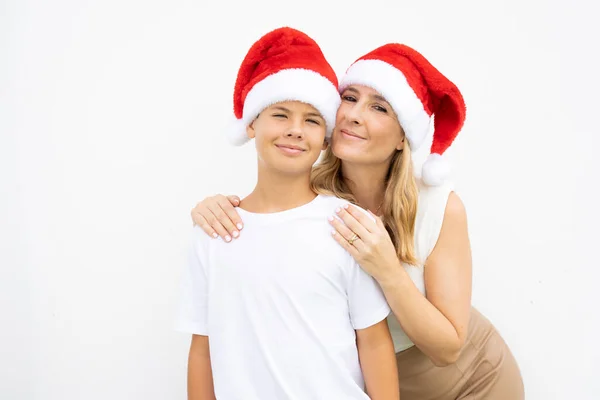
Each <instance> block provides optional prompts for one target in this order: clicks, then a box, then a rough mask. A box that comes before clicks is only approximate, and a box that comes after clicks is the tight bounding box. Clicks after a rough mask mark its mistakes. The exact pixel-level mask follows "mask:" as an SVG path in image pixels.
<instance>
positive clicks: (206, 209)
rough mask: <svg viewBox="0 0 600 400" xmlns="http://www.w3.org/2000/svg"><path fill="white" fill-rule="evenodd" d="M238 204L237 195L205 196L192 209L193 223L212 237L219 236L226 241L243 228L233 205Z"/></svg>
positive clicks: (238, 233)
mask: <svg viewBox="0 0 600 400" xmlns="http://www.w3.org/2000/svg"><path fill="white" fill-rule="evenodd" d="M239 204H240V199H239V197H237V196H227V197H226V196H223V195H222V194H218V195H216V196H212V197H207V198H206V199H204V200H202V201H201V202H200V203H198V204H197V205H196V207H194V209H193V210H192V220H193V221H194V225H198V226H199V227H201V228H202V230H204V232H206V234H207V235H210V236H212V237H214V238H217V237H219V236H221V237H222V238H223V240H225V241H226V242H230V241H231V238H232V237H234V238H237V237H238V236H239V235H240V230H241V229H242V228H243V224H242V220H241V218H240V216H239V215H238V213H237V211H235V208H234V207H237V206H238V205H239Z"/></svg>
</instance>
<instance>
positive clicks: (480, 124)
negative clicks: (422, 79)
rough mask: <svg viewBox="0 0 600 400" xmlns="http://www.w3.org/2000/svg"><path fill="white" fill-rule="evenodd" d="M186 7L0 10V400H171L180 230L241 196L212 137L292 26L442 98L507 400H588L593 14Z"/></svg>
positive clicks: (243, 188)
mask: <svg viewBox="0 0 600 400" xmlns="http://www.w3.org/2000/svg"><path fill="white" fill-rule="evenodd" d="M206 3H207V2H204V1H183V0H169V1H166V0H163V1H148V0H145V1H141V0H139V1H135V0H119V1H116V0H110V1H107V0H104V1H100V0H71V1H69V0H55V1H52V2H48V1H31V0H30V1H27V0H18V1H17V0H13V1H10V0H4V1H1V2H0V178H1V181H0V183H1V192H0V193H1V194H0V267H1V276H0V307H2V310H1V314H0V321H1V327H0V398H1V399H3V400H13V399H15V400H16V399H19V400H20V399H24V400H25V399H36V400H37V399H44V400H46V399H49V400H50V399H51V400H54V399H56V400H59V399H60V400H64V399H86V400H94V399H102V400H106V399H111V400H119V399H145V400H154V399H156V400H159V399H160V400H163V399H184V398H185V371H186V355H187V354H186V352H187V346H188V340H189V339H188V337H186V336H184V335H181V334H179V333H176V332H174V331H173V330H172V320H173V310H174V301H175V299H176V294H177V293H176V289H177V284H178V279H179V274H180V270H181V267H182V265H183V262H184V260H185V251H184V250H185V249H186V247H187V243H188V239H189V228H190V226H191V221H190V216H189V211H190V209H191V208H192V207H193V206H194V205H195V203H196V202H197V201H199V200H201V199H203V198H204V197H205V196H207V195H211V194H214V193H218V192H223V193H235V194H239V195H245V194H247V193H248V191H249V190H251V189H252V186H253V184H254V180H255V155H254V150H253V147H252V145H251V144H250V145H247V146H245V147H242V148H239V149H232V148H231V147H229V146H228V145H227V144H226V142H225V140H224V139H223V135H222V127H223V126H224V125H225V123H226V122H227V121H228V118H229V117H230V115H231V97H232V87H233V83H234V79H235V74H236V72H237V68H238V66H239V63H240V62H241V60H242V58H243V56H244V55H245V52H246V51H247V49H248V48H249V46H250V45H251V44H252V43H253V42H254V41H255V40H256V39H258V38H259V37H260V36H261V35H262V34H264V33H266V32H267V31H268V30H271V29H273V28H276V27H279V26H283V25H290V26H293V27H296V28H298V29H301V30H304V31H306V32H307V33H308V34H309V35H311V36H313V37H314V38H315V39H316V40H317V41H318V42H319V43H320V44H321V46H322V48H323V51H324V52H325V54H326V55H327V56H328V57H329V59H330V61H331V63H332V64H333V65H334V67H335V69H336V71H337V72H338V73H340V74H341V73H342V72H343V71H344V70H345V68H346V67H347V66H348V65H349V64H350V63H351V62H352V61H353V60H354V59H356V58H357V57H359V56H360V55H362V54H363V53H365V52H367V51H369V50H371V49H373V48H375V47H376V46H379V45H381V44H383V43H385V42H392V41H397V42H404V43H406V44H409V45H411V46H413V47H415V48H416V49H418V50H419V51H421V52H422V53H423V54H424V55H426V56H427V57H428V58H429V59H430V61H431V62H433V63H434V65H436V66H437V67H438V68H439V69H440V70H442V71H443V72H444V73H445V74H446V75H447V76H448V77H450V78H451V79H452V80H453V81H454V82H455V83H456V84H457V85H458V86H459V87H460V88H461V89H462V91H463V94H464V96H465V99H466V101H467V104H468V120H467V123H466V125H465V128H464V129H463V131H462V133H461V134H460V137H459V139H457V141H456V142H455V146H454V147H453V149H452V151H450V153H449V156H450V158H451V160H452V162H453V165H454V177H455V182H456V184H457V188H458V189H457V190H458V193H459V195H460V196H461V197H462V199H463V201H464V202H465V204H466V206H467V211H468V214H469V218H470V232H471V239H472V245H473V257H474V269H475V270H474V293H473V303H474V305H475V306H477V307H478V308H479V309H480V310H481V311H482V312H483V313H484V314H485V315H487V316H488V317H489V318H490V319H491V320H492V321H493V322H494V324H495V325H496V326H497V327H498V329H499V330H500V332H501V333H502V335H503V336H504V338H505V339H506V341H507V342H508V343H509V345H510V347H511V348H512V350H513V352H514V354H515V356H516V358H517V359H518V362H519V364H520V366H521V369H522V373H523V376H524V380H525V386H526V392H527V393H526V394H527V399H529V400H538V399H539V400H542V399H543V400H548V399H578V400H583V399H597V398H598V396H600V379H599V378H598V372H600V371H599V367H598V363H599V362H600V350H599V347H600V346H599V345H598V343H597V341H598V338H599V337H600V312H598V306H599V305H600V295H599V292H600V290H599V289H598V281H599V278H600V273H599V272H598V267H599V266H600V265H599V264H600V263H599V262H598V258H597V254H598V246H599V245H598V234H597V229H598V226H599V225H600V215H599V211H598V204H600V194H598V189H599V188H598V182H599V179H598V171H599V170H600V168H599V167H600V165H599V162H598V155H597V154H598V148H599V146H598V145H599V139H598V136H599V134H600V129H599V128H598V119H597V117H595V115H597V114H596V113H597V112H598V110H597V109H598V105H599V102H598V93H599V92H600V84H599V79H598V71H599V70H600V61H599V55H598V44H597V43H596V41H597V40H595V39H593V37H596V38H598V37H600V29H599V28H598V27H593V26H594V25H595V24H596V22H597V21H596V16H597V15H598V11H599V10H598V7H599V6H597V5H595V4H594V2H592V1H587V2H586V1H583V0H579V1H577V0H574V1H570V2H567V1H565V0H563V1H560V2H558V1H516V0H510V1H503V2H485V1H476V0H468V1H467V0H465V1H452V2H449V1H442V0H438V1H411V2H406V1H398V0H395V1H390V2H386V1H379V2H375V1H374V2H367V1H366V0H365V1H362V2H360V3H355V4H353V3H350V2H347V1H344V2H339V4H335V3H336V2H328V1H323V0H319V1H304V2H298V4H292V3H290V2H282V1H277V2H276V1H266V0H256V1H254V2H240V3H239V5H233V4H229V2H225V1H223V2H217V1H214V2H211V3H212V4H210V5H206ZM369 3H370V5H367V4H369ZM507 400H510V399H507Z"/></svg>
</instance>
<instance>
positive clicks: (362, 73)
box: [340, 43, 466, 186]
mask: <svg viewBox="0 0 600 400" xmlns="http://www.w3.org/2000/svg"><path fill="white" fill-rule="evenodd" d="M351 85H364V86H368V87H371V88H373V89H375V90H377V91H378V92H379V93H380V94H381V95H382V96H383V97H385V99H386V100H387V101H388V102H389V103H390V105H391V106H392V107H393V108H394V111H395V112H396V115H397V116H398V120H399V121H400V125H401V126H402V129H403V130H404V133H405V135H406V139H407V140H408V142H409V144H410V147H411V149H412V150H417V149H418V148H419V147H420V146H421V145H422V144H423V141H424V140H425V138H426V136H427V134H428V133H429V128H430V124H431V118H432V117H433V120H434V132H433V143H432V145H431V149H430V155H429V156H428V158H427V160H426V161H425V163H424V164H423V169H422V174H421V178H422V180H423V182H424V183H425V184H426V185H429V186H437V185H440V184H442V183H443V182H444V180H445V179H446V178H447V176H448V174H449V168H448V166H447V163H446V162H445V161H444V160H443V157H442V155H443V154H444V152H445V151H446V150H447V149H448V148H449V147H450V145H451V144H452V142H453V141H454V139H455V138H456V136H457V135H458V132H459V131H460V129H461V128H462V126H463V124H464V121H465V116H466V106H465V102H464V99H463V97H462V94H461V93H460V91H459V90H458V88H457V87H456V85H455V84H454V83H452V82H450V80H448V78H446V77H445V76H444V75H442V73H441V72H440V71H438V70H437V69H436V68H435V67H434V66H433V65H431V63H430V62H429V61H428V60H427V59H426V58H425V57H424V56H423V55H421V54H420V53H418V52H417V51H416V50H414V49H412V48H410V47H408V46H406V45H403V44H397V43H390V44H386V45H384V46H381V47H379V48H377V49H375V50H373V51H371V52H370V53H368V54H366V55H364V56H362V57H360V58H359V59H358V60H356V61H355V62H354V63H353V64H352V65H351V66H350V68H348V70H347V71H346V75H345V76H344V77H343V78H342V80H341V82H340V92H342V91H344V90H345V89H346V88H347V87H348V86H351Z"/></svg>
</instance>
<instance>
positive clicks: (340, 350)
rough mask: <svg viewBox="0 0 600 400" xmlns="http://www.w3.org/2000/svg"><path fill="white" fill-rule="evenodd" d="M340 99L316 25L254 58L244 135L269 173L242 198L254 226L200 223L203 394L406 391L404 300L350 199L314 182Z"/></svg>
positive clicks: (194, 279)
mask: <svg viewBox="0 0 600 400" xmlns="http://www.w3.org/2000/svg"><path fill="white" fill-rule="evenodd" d="M339 101H340V100H339V94H338V92H337V78H336V76H335V73H334V72H333V69H332V68H331V66H330V65H329V64H328V63H327V61H326V60H325V58H324V56H323V54H322V52H321V50H320V48H319V47H318V45H317V44H316V43H315V42H314V41H313V40H312V39H311V38H309V37H308V36H306V35H305V34H304V33H302V32H299V31H296V30H293V29H290V28H281V29H277V30H275V31H273V32H270V33H268V34H267V35H265V36H263V37H262V38H261V39H260V40H259V41H258V42H257V43H255V44H254V45H253V46H252V48H251V49H250V51H249V52H248V54H247V55H246V58H245V59H244V61H243V63H242V65H241V67H240V71H239V73H238V78H237V81H236V85H235V93H234V112H235V114H236V117H237V118H238V121H237V128H238V129H237V131H234V132H233V134H237V135H238V136H237V137H233V136H232V138H233V139H234V142H236V143H237V144H241V143H243V142H245V141H247V140H249V139H254V140H255V145H256V150H257V155H258V182H257V184H256V187H255V189H254V190H253V192H252V193H251V194H250V195H248V197H246V198H245V199H243V200H242V202H241V204H240V207H239V212H240V214H241V215H242V217H243V218H244V221H245V232H246V233H245V235H244V238H243V239H240V240H238V241H236V242H235V243H232V244H225V243H223V242H222V241H219V240H213V239H210V238H209V237H207V236H206V235H205V234H204V232H203V231H202V230H201V229H200V228H195V230H194V235H193V246H192V247H193V251H192V254H191V258H190V264H189V268H188V270H187V276H186V278H185V279H184V285H183V302H182V307H181V313H180V317H179V321H178V328H179V329H180V330H182V331H185V332H188V333H192V335H193V336H192V344H191V346H190V353H189V361H188V398H189V399H190V400H200V399H202V400H204V399H215V398H218V399H219V400H230V399H231V400H240V399H243V400H284V399H301V400H304V399H306V400H319V399H323V400H325V399H326V400H337V399H368V398H369V397H368V396H367V394H366V393H365V391H364V390H365V386H366V390H367V391H368V393H369V396H371V398H372V399H395V400H397V399H398V398H399V388H398V377H397V369H396V363H395V355H394V348H393V344H392V340H391V337H390V334H389V330H388V327H387V322H386V320H385V318H386V317H387V315H388V314H389V312H390V309H389V307H388V305H387V303H386V301H385V298H384V297H383V294H382V292H381V290H380V289H379V287H378V286H377V284H376V283H375V281H374V280H373V279H372V278H371V277H369V276H368V275H367V274H366V273H365V272H364V271H362V270H361V268H360V267H359V266H358V265H357V264H356V262H355V261H354V260H353V259H352V257H351V256H350V255H349V254H348V253H346V252H345V251H344V250H343V249H342V248H341V247H340V246H338V245H337V243H336V242H335V241H334V239H333V238H332V237H331V235H330V226H329V224H327V222H326V221H327V220H326V218H325V217H327V216H329V215H331V214H332V213H333V211H334V210H335V208H337V207H341V206H342V205H343V204H345V203H346V202H345V201H343V200H340V199H337V198H335V197H328V196H321V195H316V194H315V193H314V192H312V191H311V189H310V184H309V182H310V172H311V167H312V165H313V164H314V163H315V162H316V161H317V159H318V157H319V155H320V153H321V150H322V149H324V148H325V147H326V142H325V137H326V136H328V135H329V134H330V132H331V130H332V128H333V125H334V121H335V112H336V110H337V106H338V105H339ZM323 221H325V222H323ZM361 367H362V370H361Z"/></svg>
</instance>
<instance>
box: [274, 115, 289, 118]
mask: <svg viewBox="0 0 600 400" xmlns="http://www.w3.org/2000/svg"><path fill="white" fill-rule="evenodd" d="M273 116H274V117H275V118H287V115H285V114H273Z"/></svg>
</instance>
